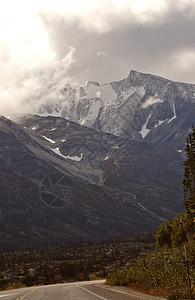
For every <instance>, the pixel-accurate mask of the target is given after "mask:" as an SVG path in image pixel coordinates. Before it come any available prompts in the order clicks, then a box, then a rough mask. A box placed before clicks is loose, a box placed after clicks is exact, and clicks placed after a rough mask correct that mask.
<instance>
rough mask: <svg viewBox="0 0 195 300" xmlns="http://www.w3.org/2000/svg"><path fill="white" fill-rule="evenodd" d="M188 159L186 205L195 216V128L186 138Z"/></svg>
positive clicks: (185, 183) (185, 189)
mask: <svg viewBox="0 0 195 300" xmlns="http://www.w3.org/2000/svg"><path fill="white" fill-rule="evenodd" d="M186 157H187V158H186V160H185V161H184V166H185V168H184V180H183V192H184V205H185V209H186V212H187V213H188V214H189V215H191V216H192V217H195V128H194V126H192V130H191V132H190V133H189V135H188V137H187V140H186Z"/></svg>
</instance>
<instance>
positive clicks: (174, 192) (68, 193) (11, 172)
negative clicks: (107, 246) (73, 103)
mask: <svg viewBox="0 0 195 300" xmlns="http://www.w3.org/2000/svg"><path fill="white" fill-rule="evenodd" d="M12 119H13V120H14V122H13V121H11V120H8V119H6V118H4V117H1V118H0V139H1V140H0V142H1V151H0V160H1V170H0V203H1V210H0V238H1V245H0V246H1V247H10V246H11V247H14V245H15V246H16V245H17V247H20V245H22V246H24V245H28V244H40V245H41V244H48V243H52V242H60V241H68V240H78V239H79V238H82V239H85V240H97V239H102V238H106V237H112V236H116V235H118V234H123V233H128V232H132V231H135V230H143V229H153V228H156V227H157V226H158V225H159V224H160V223H161V221H162V220H164V218H172V217H173V216H174V215H175V214H176V213H178V212H179V211H180V210H181V209H182V195H181V185H179V183H180V182H181V178H182V173H183V168H182V165H181V160H182V153H180V152H178V151H176V149H169V148H167V149H166V150H165V149H163V148H161V146H158V147H157V146H155V145H151V144H148V143H144V142H138V141H131V140H129V139H122V138H120V137H117V136H114V135H111V134H107V133H103V132H100V131H96V130H94V129H91V128H87V127H85V126H81V125H79V124H76V123H74V122H71V121H68V120H65V119H64V118H58V117H51V116H49V117H40V116H32V115H28V116H19V117H18V116H17V117H16V116H15V117H12ZM159 147H160V148H159ZM154 157H156V162H155V164H154V163H153V162H154ZM165 157H166V161H165V162H166V163H167V167H166V168H165V169H164V168H163V167H164V161H163V159H164V158H165ZM140 174H141V175H140ZM165 178H167V182H166V184H165V181H166V180H165Z"/></svg>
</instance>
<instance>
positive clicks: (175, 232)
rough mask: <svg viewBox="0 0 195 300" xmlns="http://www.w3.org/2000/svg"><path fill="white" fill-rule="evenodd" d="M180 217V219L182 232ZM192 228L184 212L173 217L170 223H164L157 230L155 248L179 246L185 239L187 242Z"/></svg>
mask: <svg viewBox="0 0 195 300" xmlns="http://www.w3.org/2000/svg"><path fill="white" fill-rule="evenodd" d="M180 217H181V218H182V226H183V232H182V227H181V222H180ZM193 227H194V224H193V220H192V218H191V217H190V216H189V215H188V214H187V213H186V212H184V213H183V214H179V215H177V216H175V218H174V219H173V220H172V221H165V222H164V223H162V224H161V225H160V226H159V228H158V230H157V233H156V247H157V248H161V247H164V246H168V247H177V246H181V245H182V244H183V242H184V240H185V239H186V241H187V240H188V239H191V238H192V237H193ZM191 232H192V233H191Z"/></svg>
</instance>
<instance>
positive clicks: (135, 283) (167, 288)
mask: <svg viewBox="0 0 195 300" xmlns="http://www.w3.org/2000/svg"><path fill="white" fill-rule="evenodd" d="M187 251H188V255H189V265H190V275H191V278H195V242H194V241H191V242H190V243H189V244H188V246H187ZM107 280H108V283H109V284H112V285H125V286H132V287H136V288H138V289H140V290H144V291H146V292H151V291H156V293H157V294H158V291H164V292H165V293H166V295H167V296H168V295H171V294H172V295H173V294H174V295H176V294H178V295H180V297H181V296H183V297H188V296H189V294H188V277H187V269H186V264H185V260H184V253H183V249H182V247H174V248H169V247H166V246H165V247H163V248H161V249H158V251H155V252H152V253H149V254H147V255H146V256H145V257H142V258H140V259H139V260H137V261H136V262H135V263H134V265H133V266H132V267H130V268H128V269H127V268H124V269H122V270H121V271H119V272H117V274H116V273H114V272H113V273H112V274H111V275H109V276H108V279H107ZM194 284H195V282H194ZM175 299H179V298H175Z"/></svg>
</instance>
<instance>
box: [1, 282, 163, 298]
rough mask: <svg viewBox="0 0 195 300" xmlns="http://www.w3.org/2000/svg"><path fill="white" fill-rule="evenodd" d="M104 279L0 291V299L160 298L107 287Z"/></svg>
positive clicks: (123, 288)
mask: <svg viewBox="0 0 195 300" xmlns="http://www.w3.org/2000/svg"><path fill="white" fill-rule="evenodd" d="M104 282H105V281H104V280H96V281H85V282H77V283H76V282H74V283H65V284H55V285H47V286H39V287H30V288H22V289H16V290H10V291H4V292H0V300H1V299H6V300H23V299H24V300H62V299H63V300H80V299H81V300H82V299H83V300H98V299H103V300H156V299H158V300H160V299H163V298H161V297H153V296H150V295H145V294H142V293H140V292H137V291H134V290H132V289H128V288H125V287H109V286H106V285H105V284H104Z"/></svg>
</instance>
